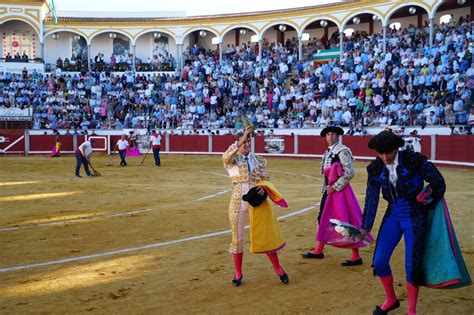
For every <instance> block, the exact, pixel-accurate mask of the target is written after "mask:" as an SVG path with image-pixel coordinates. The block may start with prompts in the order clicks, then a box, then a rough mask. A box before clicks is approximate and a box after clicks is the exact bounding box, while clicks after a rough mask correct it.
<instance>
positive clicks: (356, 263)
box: [341, 258, 362, 267]
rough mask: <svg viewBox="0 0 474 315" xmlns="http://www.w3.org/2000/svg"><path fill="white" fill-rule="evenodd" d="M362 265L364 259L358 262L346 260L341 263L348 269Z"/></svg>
mask: <svg viewBox="0 0 474 315" xmlns="http://www.w3.org/2000/svg"><path fill="white" fill-rule="evenodd" d="M360 265H362V258H359V259H357V260H349V259H348V260H344V261H343V262H342V263H341V266H344V267H347V266H360Z"/></svg>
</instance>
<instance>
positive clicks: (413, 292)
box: [407, 282, 420, 315]
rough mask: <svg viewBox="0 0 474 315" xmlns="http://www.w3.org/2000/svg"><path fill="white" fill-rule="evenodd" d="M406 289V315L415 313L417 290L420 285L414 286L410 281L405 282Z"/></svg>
mask: <svg viewBox="0 0 474 315" xmlns="http://www.w3.org/2000/svg"><path fill="white" fill-rule="evenodd" d="M407 289H408V315H415V314H416V303H417V301H418V292H419V291H420V287H418V286H414V285H413V284H411V283H410V282H407Z"/></svg>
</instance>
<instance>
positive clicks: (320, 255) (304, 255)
mask: <svg viewBox="0 0 474 315" xmlns="http://www.w3.org/2000/svg"><path fill="white" fill-rule="evenodd" d="M301 256H303V258H315V259H323V258H324V253H319V254H313V253H311V252H307V253H304V254H301Z"/></svg>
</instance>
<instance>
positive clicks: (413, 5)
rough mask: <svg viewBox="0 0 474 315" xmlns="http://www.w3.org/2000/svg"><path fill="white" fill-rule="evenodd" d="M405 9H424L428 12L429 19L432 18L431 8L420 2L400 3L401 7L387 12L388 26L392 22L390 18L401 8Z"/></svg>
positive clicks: (386, 21)
mask: <svg viewBox="0 0 474 315" xmlns="http://www.w3.org/2000/svg"><path fill="white" fill-rule="evenodd" d="M404 7H419V8H422V9H424V10H425V11H426V13H427V14H428V17H431V11H430V8H429V7H428V6H426V4H424V3H420V2H404V3H400V4H399V5H397V6H396V7H394V8H393V9H392V10H390V11H388V12H387V17H386V19H385V23H386V24H388V23H389V21H390V18H391V17H392V15H393V14H394V13H395V12H397V11H398V10H400V9H401V8H404Z"/></svg>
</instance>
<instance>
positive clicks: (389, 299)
mask: <svg viewBox="0 0 474 315" xmlns="http://www.w3.org/2000/svg"><path fill="white" fill-rule="evenodd" d="M380 281H381V282H382V285H383V288H384V290H385V295H386V299H385V301H384V302H383V304H382V305H381V306H380V308H381V309H382V310H384V311H385V310H388V309H389V308H390V307H391V306H392V305H393V304H395V303H396V302H397V295H396V294H395V288H394V287H393V276H392V275H388V276H384V277H380Z"/></svg>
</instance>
